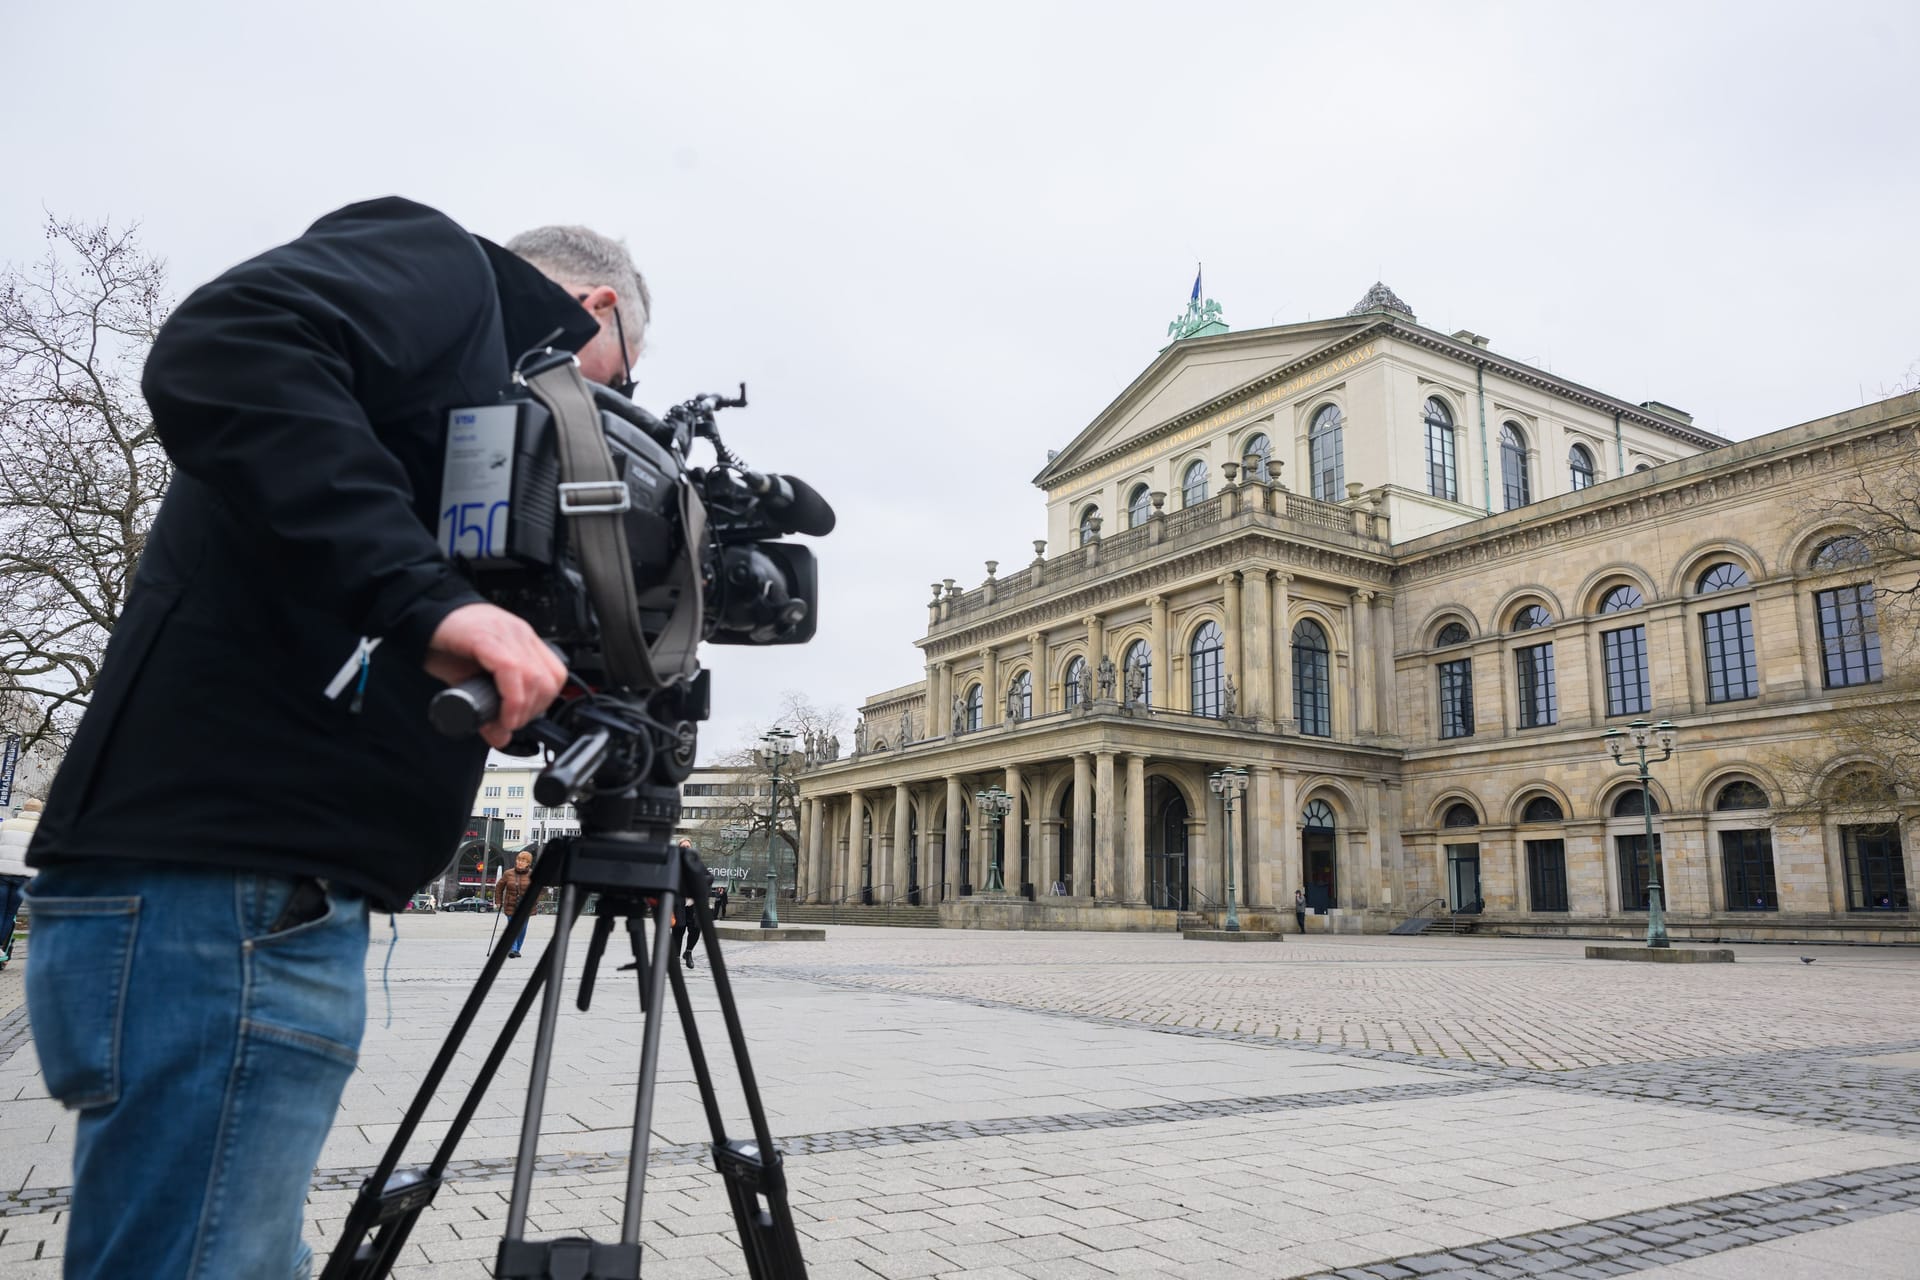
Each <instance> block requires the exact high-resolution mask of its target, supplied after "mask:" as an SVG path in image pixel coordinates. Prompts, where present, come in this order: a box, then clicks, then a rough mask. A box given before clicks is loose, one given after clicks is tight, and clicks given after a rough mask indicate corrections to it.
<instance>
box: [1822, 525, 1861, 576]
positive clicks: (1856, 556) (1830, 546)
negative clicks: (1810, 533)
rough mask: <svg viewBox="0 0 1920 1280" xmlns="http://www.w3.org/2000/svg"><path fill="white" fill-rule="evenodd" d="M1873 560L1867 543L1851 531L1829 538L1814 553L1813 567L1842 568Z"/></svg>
mask: <svg viewBox="0 0 1920 1280" xmlns="http://www.w3.org/2000/svg"><path fill="white" fill-rule="evenodd" d="M1872 560H1873V554H1872V553H1871V552H1870V551H1868V550H1867V544H1866V543H1865V542H1863V541H1861V540H1860V539H1859V538H1856V537H1854V536H1853V535H1852V534H1850V533H1849V534H1843V535H1841V536H1840V537H1838V538H1829V539H1827V540H1826V541H1825V542H1823V543H1821V544H1820V545H1819V547H1817V548H1816V549H1815V550H1814V553H1813V567H1814V568H1816V569H1840V568H1845V567H1847V566H1850V565H1863V564H1869V563H1871V562H1872Z"/></svg>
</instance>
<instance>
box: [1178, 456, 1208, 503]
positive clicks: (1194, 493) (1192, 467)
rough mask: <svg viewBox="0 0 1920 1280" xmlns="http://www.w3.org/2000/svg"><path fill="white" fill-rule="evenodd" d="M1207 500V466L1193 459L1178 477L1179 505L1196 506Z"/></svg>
mask: <svg viewBox="0 0 1920 1280" xmlns="http://www.w3.org/2000/svg"><path fill="white" fill-rule="evenodd" d="M1206 500H1207V464H1206V463H1204V462H1202V461H1201V460H1200V459H1198V458H1195V459H1194V460H1193V461H1192V462H1189V463H1188V464H1187V469H1186V470H1185V471H1184V472H1182V473H1181V476H1180V505H1181V506H1182V507H1193V506H1198V505H1199V504H1200V503H1202V502H1205V501H1206Z"/></svg>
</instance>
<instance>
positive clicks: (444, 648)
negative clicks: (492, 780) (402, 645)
mask: <svg viewBox="0 0 1920 1280" xmlns="http://www.w3.org/2000/svg"><path fill="white" fill-rule="evenodd" d="M426 668H427V674H429V675H431V676H435V677H437V678H439V679H441V680H444V681H446V682H447V683H448V684H459V683H460V682H461V681H462V680H465V679H467V678H469V677H471V676H475V675H478V674H479V673H480V672H482V671H485V672H486V673H487V674H488V675H491V676H492V677H493V683H494V685H495V687H497V688H498V689H499V690H500V714H499V715H498V716H497V717H496V718H494V719H493V720H491V721H489V722H488V723H487V724H484V725H482V726H481V727H480V736H481V737H482V738H485V739H486V740H487V742H488V743H489V744H491V745H492V746H495V747H504V746H506V745H507V743H508V742H509V741H511V740H512V738H513V731H514V730H515V729H518V728H519V727H520V726H521V725H524V724H526V723H527V721H529V720H531V719H533V718H534V717H535V716H537V715H539V714H540V713H541V712H542V711H545V710H546V709H547V707H548V706H549V705H551V704H552V702H553V700H554V699H555V698H556V697H558V696H559V695H560V687H561V686H562V685H563V684H565V683H566V680H567V669H566V667H565V665H563V664H562V663H561V661H560V659H559V658H557V657H555V656H554V653H553V650H551V649H549V648H547V645H546V642H545V641H543V640H542V639H540V637H539V636H538V635H536V634H535V633H534V630H533V628H532V627H530V626H528V625H527V624H526V623H525V622H523V621H521V620H520V619H519V618H517V617H515V616H514V615H513V614H511V613H508V612H507V611H506V610H505V609H502V608H499V607H498V606H496V605H490V604H467V605H461V606H460V607H459V608H458V609H455V610H454V611H453V612H452V613H450V614H448V615H447V616H446V617H444V618H442V619H441V620H440V625H439V626H438V627H436V628H434V632H433V638H432V639H431V640H429V641H428V642H427V661H426Z"/></svg>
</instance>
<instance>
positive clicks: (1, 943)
mask: <svg viewBox="0 0 1920 1280" xmlns="http://www.w3.org/2000/svg"><path fill="white" fill-rule="evenodd" d="M26 889H27V878H26V877H25V876H0V951H4V952H6V953H7V954H9V955H11V954H13V922H14V921H15V920H18V919H19V918H20V899H21V895H23V894H24V893H25V892H26Z"/></svg>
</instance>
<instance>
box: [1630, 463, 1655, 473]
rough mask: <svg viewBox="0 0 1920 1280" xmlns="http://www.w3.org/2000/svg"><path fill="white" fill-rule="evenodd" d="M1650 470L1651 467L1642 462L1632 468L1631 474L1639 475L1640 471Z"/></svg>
mask: <svg viewBox="0 0 1920 1280" xmlns="http://www.w3.org/2000/svg"><path fill="white" fill-rule="evenodd" d="M1651 470H1653V468H1652V467H1650V466H1648V465H1647V464H1646V463H1644V462H1643V463H1641V464H1640V465H1638V466H1636V467H1635V468H1634V469H1633V474H1635V475H1639V474H1640V473H1641V472H1642V471H1651Z"/></svg>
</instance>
